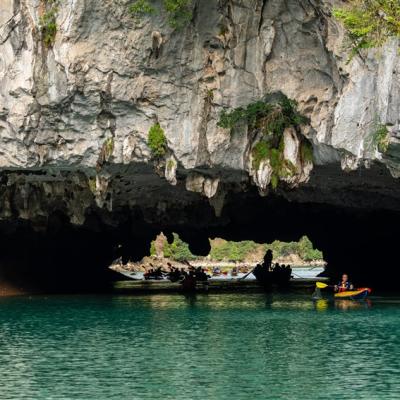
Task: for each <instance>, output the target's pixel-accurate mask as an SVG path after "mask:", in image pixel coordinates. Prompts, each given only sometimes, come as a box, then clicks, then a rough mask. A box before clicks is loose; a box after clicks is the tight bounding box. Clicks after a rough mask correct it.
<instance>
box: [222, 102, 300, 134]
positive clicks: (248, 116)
mask: <svg viewBox="0 0 400 400" xmlns="http://www.w3.org/2000/svg"><path fill="white" fill-rule="evenodd" d="M307 122H308V119H307V118H306V117H304V116H303V115H301V114H300V113H299V112H298V111H297V102H296V101H295V100H291V99H288V98H287V97H286V96H283V95H282V96H280V98H279V99H277V100H271V101H269V100H266V101H257V102H255V103H251V104H249V105H248V106H247V107H238V108H235V109H234V110H232V111H230V112H226V111H225V110H224V111H222V113H221V115H220V119H219V122H218V126H220V127H222V128H225V129H232V128H234V127H235V126H237V125H239V124H246V125H247V126H248V128H249V130H260V131H261V132H262V133H263V134H264V135H274V136H280V135H282V133H283V131H284V130H285V128H287V127H289V126H298V125H301V124H305V123H307Z"/></svg>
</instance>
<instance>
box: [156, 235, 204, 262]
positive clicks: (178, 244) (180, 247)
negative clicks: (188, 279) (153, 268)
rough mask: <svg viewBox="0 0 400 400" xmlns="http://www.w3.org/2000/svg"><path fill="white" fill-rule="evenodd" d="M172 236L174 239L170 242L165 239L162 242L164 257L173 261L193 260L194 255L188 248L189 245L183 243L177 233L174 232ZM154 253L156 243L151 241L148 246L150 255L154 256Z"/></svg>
mask: <svg viewBox="0 0 400 400" xmlns="http://www.w3.org/2000/svg"><path fill="white" fill-rule="evenodd" d="M173 236H174V241H173V242H172V243H171V244H169V243H168V241H167V240H165V241H164V243H163V246H162V249H163V253H164V257H166V258H170V259H171V260H175V261H185V260H195V259H196V256H194V255H193V254H192V253H191V251H190V250H189V245H188V244H187V243H185V242H184V241H183V240H182V239H181V238H180V237H179V235H178V234H177V233H174V234H173ZM156 253H157V251H156V243H155V241H153V242H151V246H150V255H152V256H154V255H156Z"/></svg>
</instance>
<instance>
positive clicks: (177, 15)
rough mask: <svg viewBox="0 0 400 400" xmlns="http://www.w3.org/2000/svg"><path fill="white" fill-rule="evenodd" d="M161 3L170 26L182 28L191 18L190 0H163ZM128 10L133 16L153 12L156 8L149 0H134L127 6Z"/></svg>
mask: <svg viewBox="0 0 400 400" xmlns="http://www.w3.org/2000/svg"><path fill="white" fill-rule="evenodd" d="M162 4H163V11H164V12H165V14H166V16H167V20H168V24H169V25H170V26H171V27H172V28H174V29H180V28H183V27H184V26H185V25H186V24H187V23H188V22H189V21H190V20H191V19H192V0H163V2H162ZM129 11H130V12H131V14H132V15H134V16H135V17H140V16H143V15H145V14H154V13H155V12H156V8H155V7H153V6H152V4H151V2H150V1H149V0H136V1H135V2H134V3H133V4H132V5H131V6H130V7H129Z"/></svg>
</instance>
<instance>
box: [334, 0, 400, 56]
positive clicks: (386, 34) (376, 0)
mask: <svg viewBox="0 0 400 400" xmlns="http://www.w3.org/2000/svg"><path fill="white" fill-rule="evenodd" d="M348 3H349V4H347V5H346V6H344V7H342V8H335V9H334V10H333V15H334V16H335V17H336V18H337V19H338V20H340V21H341V22H342V23H343V25H344V27H345V28H346V30H347V32H348V35H349V38H350V40H351V43H352V52H353V54H355V53H357V52H358V51H360V50H362V49H368V48H372V47H379V46H382V45H383V44H384V43H385V42H386V41H387V40H388V39H389V38H391V37H400V2H399V0H349V2H348Z"/></svg>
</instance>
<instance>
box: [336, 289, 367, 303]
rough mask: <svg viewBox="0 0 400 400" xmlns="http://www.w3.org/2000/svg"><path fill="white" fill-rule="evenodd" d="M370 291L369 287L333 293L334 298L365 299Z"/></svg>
mask: <svg viewBox="0 0 400 400" xmlns="http://www.w3.org/2000/svg"><path fill="white" fill-rule="evenodd" d="M370 293H371V289H369V288H361V289H357V290H348V291H346V292H339V293H335V299H354V300H360V299H365V298H366V297H367V296H368V295H369V294H370Z"/></svg>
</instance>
